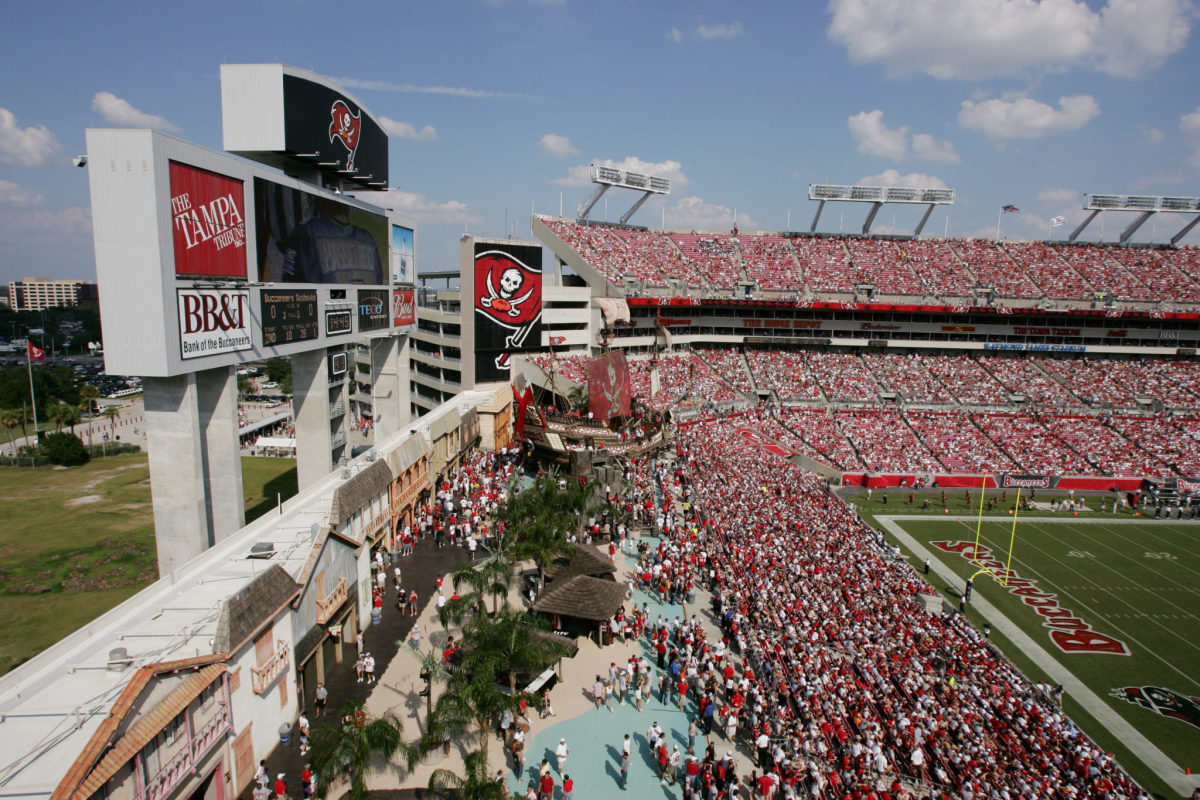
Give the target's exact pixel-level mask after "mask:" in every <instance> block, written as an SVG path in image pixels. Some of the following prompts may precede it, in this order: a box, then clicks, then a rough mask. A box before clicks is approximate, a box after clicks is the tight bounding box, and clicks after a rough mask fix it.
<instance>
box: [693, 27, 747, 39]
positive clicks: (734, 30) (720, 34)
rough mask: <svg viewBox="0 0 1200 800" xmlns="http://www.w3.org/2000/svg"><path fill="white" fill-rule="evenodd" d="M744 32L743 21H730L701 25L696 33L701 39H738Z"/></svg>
mask: <svg viewBox="0 0 1200 800" xmlns="http://www.w3.org/2000/svg"><path fill="white" fill-rule="evenodd" d="M742 33H744V31H743V29H742V23H740V22H730V23H725V24H721V25H700V26H698V27H697V28H696V35H697V36H699V37H700V38H701V39H704V40H706V41H707V40H709V39H736V38H737V37H739V36H741V35H742Z"/></svg>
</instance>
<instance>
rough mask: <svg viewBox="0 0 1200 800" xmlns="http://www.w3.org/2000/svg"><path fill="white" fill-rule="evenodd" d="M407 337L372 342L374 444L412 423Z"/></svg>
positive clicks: (394, 337)
mask: <svg viewBox="0 0 1200 800" xmlns="http://www.w3.org/2000/svg"><path fill="white" fill-rule="evenodd" d="M408 349H409V339H408V334H402V335H400V336H389V337H387V338H382V339H372V340H371V379H372V380H371V409H372V411H373V413H374V415H375V441H379V440H381V439H387V438H388V437H389V436H393V435H395V434H397V433H399V432H400V430H401V429H402V428H403V427H404V426H405V425H407V424H408V423H409V421H410V420H411V417H412V414H411V408H412V406H411V399H410V397H409V381H408Z"/></svg>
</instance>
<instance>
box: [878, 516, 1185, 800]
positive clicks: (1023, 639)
mask: <svg viewBox="0 0 1200 800" xmlns="http://www.w3.org/2000/svg"><path fill="white" fill-rule="evenodd" d="M876 519H877V520H878V521H879V523H880V524H881V525H883V527H884V528H886V529H887V530H888V531H889V532H890V533H891V534H892V535H894V536H895V537H896V538H897V539H898V540H900V541H901V542H903V543H904V545H905V546H906V547H907V548H908V550H909V552H911V553H913V554H914V555H915V556H916V557H917V558H920V559H924V558H928V559H929V565H930V567H931V568H932V569H933V570H934V571H935V572H937V574H938V575H939V576H940V577H941V578H943V579H945V580H948V581H950V582H951V584H952V585H956V584H957V583H958V581H959V578H958V576H957V575H956V574H955V573H954V571H953V570H952V569H950V567H949V566H947V565H946V564H944V563H943V562H942V560H941V559H940V558H939V557H938V556H937V555H935V554H934V553H933V552H932V551H931V550H929V549H928V548H926V547H925V546H924V545H923V544H921V543H919V542H918V541H917V540H916V539H914V538H913V537H912V536H910V535H908V533H907V532H905V530H904V528H902V527H901V526H900V525H898V524H897V522H905V521H909V520H920V521H926V522H927V521H930V520H931V519H934V520H936V519H937V518H936V517H929V516H928V515H905V516H894V517H887V518H885V517H883V516H882V515H876ZM984 519H985V520H987V521H989V522H999V521H1005V520H1011V519H1012V518H1011V517H984ZM1048 521H1049V520H1047V522H1048ZM1084 521H1085V520H1081V519H1070V520H1062V522H1071V523H1074V524H1078V523H1080V522H1084ZM971 605H972V606H974V607H975V609H976V610H977V611H979V613H981V614H982V615H983V616H984V617H986V618H987V619H988V621H989V622H990V623H991V624H992V626H993V627H994V628H995V629H996V630H997V631H999V632H1000V633H1002V634H1004V635H1005V636H1006V637H1007V638H1008V640H1009V641H1010V642H1012V643H1013V644H1015V645H1016V646H1017V647H1018V648H1020V649H1021V652H1023V653H1024V654H1025V655H1026V656H1028V657H1029V659H1030V660H1032V661H1033V662H1034V663H1035V664H1037V665H1038V666H1039V667H1040V668H1041V669H1042V670H1043V671H1044V672H1045V673H1046V675H1047V676H1048V677H1049V678H1050V680H1052V681H1054V682H1055V683H1059V684H1062V686H1063V688H1064V689H1066V691H1067V692H1068V693H1070V695H1071V698H1072V699H1073V700H1075V701H1076V702H1077V703H1079V705H1081V706H1083V708H1084V709H1086V710H1087V712H1088V713H1089V714H1091V716H1092V717H1093V718H1094V719H1095V720H1096V721H1097V722H1098V723H1100V724H1101V725H1103V726H1104V727H1105V728H1107V729H1108V732H1109V733H1110V734H1112V736H1113V737H1114V738H1115V739H1116V740H1118V741H1120V742H1121V743H1122V744H1124V745H1125V746H1126V747H1128V748H1129V750H1130V752H1132V753H1133V754H1134V756H1135V757H1136V758H1137V759H1138V760H1140V761H1141V762H1142V763H1143V764H1145V765H1146V767H1147V768H1148V769H1150V770H1151V771H1153V772H1154V773H1155V774H1157V775H1158V777H1159V779H1160V780H1162V781H1163V782H1164V783H1166V784H1167V785H1168V786H1170V787H1171V788H1172V789H1174V790H1175V791H1176V792H1178V793H1179V795H1180V796H1181V797H1187V796H1188V795H1189V794H1191V791H1192V789H1193V788H1195V781H1196V779H1195V778H1194V777H1192V776H1188V775H1185V774H1184V772H1183V770H1182V769H1180V767H1179V766H1178V765H1177V764H1176V763H1175V762H1174V761H1172V760H1171V759H1170V758H1168V757H1167V755H1166V753H1164V752H1163V751H1161V750H1159V749H1158V747H1156V746H1155V745H1154V743H1153V742H1151V741H1150V740H1149V739H1147V738H1146V737H1145V736H1143V735H1142V734H1141V732H1140V731H1138V729H1137V728H1135V727H1133V725H1131V724H1130V723H1129V722H1128V721H1127V720H1126V719H1125V718H1124V717H1122V716H1121V715H1120V714H1118V713H1117V712H1116V711H1114V710H1113V709H1112V708H1111V707H1110V706H1109V705H1108V703H1106V702H1104V700H1103V699H1102V698H1101V697H1100V696H1099V695H1097V694H1096V693H1095V692H1093V691H1092V690H1091V689H1089V688H1088V687H1087V686H1086V685H1085V684H1084V683H1083V682H1082V681H1081V680H1079V678H1077V677H1075V673H1073V672H1071V670H1069V669H1067V668H1066V667H1065V666H1063V665H1062V664H1061V663H1060V662H1059V661H1058V659H1057V658H1055V657H1054V656H1053V655H1051V654H1050V653H1049V652H1047V651H1046V650H1045V649H1044V648H1042V646H1041V645H1039V644H1038V643H1037V642H1035V641H1034V640H1033V639H1032V638H1031V637H1030V636H1029V635H1028V634H1026V633H1025V632H1024V631H1022V630H1021V629H1020V628H1018V627H1017V625H1016V624H1015V623H1013V622H1012V621H1010V620H1009V619H1008V617H1007V616H1005V615H1004V614H1003V613H1001V612H1000V610H999V609H997V608H996V607H995V606H994V605H992V604H991V603H989V602H988V601H987V600H986V599H985V598H984V597H982V596H981V595H980V593H979V592H975V593H974V594H973V595H972V597H971Z"/></svg>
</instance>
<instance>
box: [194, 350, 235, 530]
mask: <svg viewBox="0 0 1200 800" xmlns="http://www.w3.org/2000/svg"><path fill="white" fill-rule="evenodd" d="M195 379H196V390H197V400H198V403H197V404H198V406H199V410H200V415H199V421H200V431H201V436H202V438H203V442H204V459H205V486H206V489H207V499H206V500H207V504H208V517H209V520H210V521H211V529H212V537H211V538H212V540H213V541H214V542H219V541H221V540H222V539H225V538H227V537H229V536H232V535H233V534H234V533H236V532H237V531H239V530H241V529H242V527H243V526H244V525H245V524H246V498H245V490H244V489H243V486H242V453H241V447H240V446H239V444H238V406H237V393H238V392H237V371H236V368H235V367H233V366H228V367H219V368H217V369H209V370H204V371H202V372H197V373H196V375H195Z"/></svg>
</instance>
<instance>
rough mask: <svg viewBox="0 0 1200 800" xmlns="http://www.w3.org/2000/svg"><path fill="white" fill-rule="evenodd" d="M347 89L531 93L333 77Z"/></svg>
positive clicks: (509, 96)
mask: <svg viewBox="0 0 1200 800" xmlns="http://www.w3.org/2000/svg"><path fill="white" fill-rule="evenodd" d="M333 80H334V81H335V82H336V83H340V84H341V85H342V86H344V87H346V88H347V89H368V90H371V91H376V92H408V93H413V94H445V95H451V96H453V97H470V98H487V99H499V100H513V99H519V100H530V99H532V98H533V95H528V94H521V93H520V92H496V91H492V90H491V89H470V88H467V87H465V86H421V85H420V84H416V83H394V82H392V81H372V80H363V79H360V78H333Z"/></svg>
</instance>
